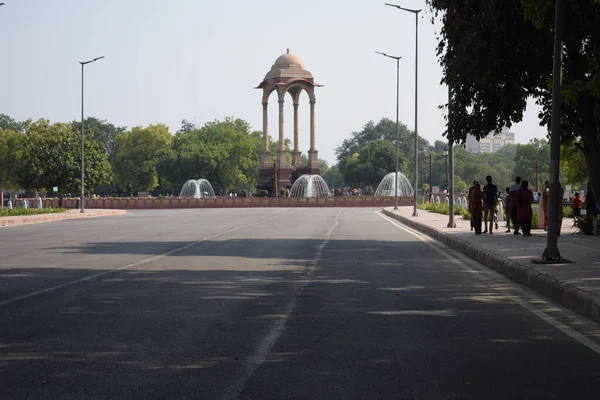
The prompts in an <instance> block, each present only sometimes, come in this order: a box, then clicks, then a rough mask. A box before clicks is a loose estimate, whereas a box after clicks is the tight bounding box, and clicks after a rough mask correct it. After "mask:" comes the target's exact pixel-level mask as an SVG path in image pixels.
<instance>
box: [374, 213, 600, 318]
mask: <svg viewBox="0 0 600 400" xmlns="http://www.w3.org/2000/svg"><path fill="white" fill-rule="evenodd" d="M383 212H384V214H386V215H388V216H390V217H392V218H394V219H396V220H397V221H399V222H401V223H403V224H405V225H407V226H410V227H412V228H414V229H416V230H418V231H420V232H423V233H425V234H428V235H429V236H432V237H433V238H435V239H437V240H439V241H441V242H443V243H444V244H446V245H448V246H450V247H452V248H453V249H456V250H458V251H460V252H462V253H464V254H466V255H467V256H469V257H470V258H473V259H475V260H477V261H479V262H481V263H482V264H484V265H486V266H488V267H489V268H492V269H494V270H495V271H498V272H500V273H502V274H504V275H506V276H508V277H509V278H511V279H512V280H514V281H516V282H518V283H522V284H523V285H525V286H528V287H530V288H532V289H533V290H535V291H537V292H538V293H540V294H542V295H544V296H546V297H548V298H550V299H552V300H554V301H556V302H558V303H560V304H561V305H563V306H565V307H568V308H571V309H574V310H575V311H577V312H579V313H581V314H583V315H586V316H587V317H589V318H591V319H593V320H595V321H598V322H600V237H599V236H586V235H579V234H575V230H574V229H573V228H572V224H573V220H572V219H570V218H565V219H564V220H563V224H562V231H561V236H560V237H559V238H558V248H559V250H560V254H561V256H562V257H564V258H566V259H567V260H570V261H572V262H573V263H572V264H549V265H539V264H532V263H531V260H532V259H534V258H537V259H539V258H541V255H542V253H543V252H544V249H545V248H546V232H544V231H543V230H538V229H534V230H532V231H531V233H532V234H533V236H531V237H524V236H522V235H513V234H512V233H504V231H506V225H505V222H499V223H498V225H499V226H498V227H499V229H498V231H496V230H494V234H493V235H490V234H482V235H478V236H476V235H475V234H474V233H473V232H472V231H471V230H470V224H469V221H467V220H464V219H463V218H462V216H460V215H458V216H455V218H454V221H455V222H456V228H448V227H447V224H448V216H447V215H442V214H436V213H431V212H428V211H425V210H419V216H418V217H413V216H412V212H413V208H412V207H399V208H398V210H396V211H394V210H393V208H385V209H384V210H383Z"/></svg>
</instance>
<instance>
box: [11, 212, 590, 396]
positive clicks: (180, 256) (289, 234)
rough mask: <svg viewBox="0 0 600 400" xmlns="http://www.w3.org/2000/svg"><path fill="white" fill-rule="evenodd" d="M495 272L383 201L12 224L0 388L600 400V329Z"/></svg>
mask: <svg viewBox="0 0 600 400" xmlns="http://www.w3.org/2000/svg"><path fill="white" fill-rule="evenodd" d="M438 250H439V251H438ZM490 276H491V275H490V274H489V273H486V272H481V270H480V269H479V268H478V267H477V266H474V265H472V263H468V262H466V261H464V260H462V259H460V258H456V257H455V253H453V252H451V251H450V250H448V249H446V250H444V247H443V246H441V245H435V244H432V243H430V242H427V241H424V240H422V238H420V237H417V236H415V235H413V234H411V233H410V232H407V231H406V230H404V229H401V228H400V227H398V226H396V225H394V224H392V223H390V222H389V221H387V220H386V219H384V218H382V217H381V216H379V215H378V214H377V213H376V212H375V210H371V209H342V210H339V209H314V208H313V209H268V208H258V209H233V210H177V211H138V212H131V213H130V214H128V215H126V216H122V217H107V218H98V219H85V220H71V221H64V222H57V223H51V224H40V225H32V226H22V227H11V228H4V229H0V399H233V398H241V399H325V398H327V399H378V398H382V399H597V398H599V397H600V394H599V389H598V388H599V387H600V374H599V373H598V365H599V362H600V356H599V355H598V353H597V351H598V349H596V350H595V349H594V348H593V346H589V345H588V346H586V345H584V344H582V341H583V340H582V339H580V340H579V341H578V340H575V339H574V337H576V336H577V335H578V334H577V333H576V331H570V328H569V326H566V328H565V326H563V327H562V330H561V329H557V326H558V327H561V324H562V323H566V324H567V325H573V326H576V325H579V326H580V327H581V326H585V327H586V331H585V334H586V335H588V336H593V334H595V333H597V331H596V330H595V329H596V328H597V326H596V325H594V324H588V322H587V321H584V320H581V319H578V318H577V317H573V316H572V315H570V314H568V313H566V312H563V311H561V310H560V309H559V308H558V307H554V306H552V305H548V304H547V303H546V304H545V305H544V302H543V301H542V300H540V299H538V298H536V297H534V296H533V295H531V294H530V293H526V292H522V290H523V289H522V288H519V287H517V285H514V284H512V283H508V282H506V281H504V280H502V279H501V278H498V279H496V278H494V277H493V276H491V278H490ZM515 293H516V295H515ZM515 296H516V297H515ZM523 304H525V307H524V306H523ZM536 304H539V305H540V307H542V305H543V306H544V307H546V308H548V309H550V308H552V310H551V315H548V314H540V313H539V312H537V311H536V310H537V308H534V307H536ZM532 308H534V309H533V310H532ZM540 317H542V318H540ZM562 318H564V320H562V322H561V319H562ZM565 321H567V322H565ZM579 331H582V329H579ZM565 332H566V333H565ZM569 332H570V334H569ZM574 332H575V333H574ZM584 339H585V337H584ZM592 339H593V338H592ZM586 340H587V339H586ZM593 340H595V339H593ZM593 343H595V342H593ZM599 348H600V347H599Z"/></svg>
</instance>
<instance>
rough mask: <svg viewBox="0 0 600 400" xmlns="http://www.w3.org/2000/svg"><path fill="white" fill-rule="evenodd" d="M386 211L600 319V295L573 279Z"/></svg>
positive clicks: (511, 277) (520, 280)
mask: <svg viewBox="0 0 600 400" xmlns="http://www.w3.org/2000/svg"><path fill="white" fill-rule="evenodd" d="M382 212H383V214H385V215H387V216H388V217H390V218H393V219H395V220H397V221H399V222H401V223H403V224H404V225H407V226H409V227H411V228H413V229H416V230H418V231H419V232H422V233H425V234H426V235H429V236H431V237H432V238H434V239H436V240H438V241H440V242H442V243H444V244H445V245H447V246H449V247H451V248H453V249H455V250H458V251H460V252H461V253H463V254H465V255H466V256H468V257H470V258H472V259H474V260H475V261H478V262H480V263H481V264H483V265H485V266H487V267H488V268H491V269H493V270H494V271H496V272H499V273H501V274H502V275H505V276H507V277H508V278H510V279H512V280H513V281H515V282H517V283H520V284H522V285H525V286H527V287H529V288H531V289H533V290H535V291H536V292H538V293H539V294H541V295H543V296H545V297H547V298H549V299H551V300H553V301H555V302H557V303H559V304H561V305H562V306H564V307H567V308H570V309H572V310H574V311H577V312H578V313H580V314H583V315H585V316H586V317H588V318H591V319H593V320H594V321H596V322H600V296H598V295H596V294H594V293H592V292H588V291H586V290H583V289H580V288H578V287H576V286H573V285H571V284H570V283H565V282H563V281H560V280H558V279H556V278H555V277H553V276H551V275H548V274H544V273H542V272H539V271H537V270H535V269H534V268H531V267H526V266H524V265H522V264H519V263H517V262H515V261H512V260H509V259H507V258H505V257H502V256H500V255H498V254H496V253H494V252H492V251H489V250H486V249H483V248H481V247H479V246H476V245H474V244H472V243H470V242H468V241H466V240H463V239H459V238H457V237H455V236H454V235H451V234H448V233H444V232H441V231H439V230H438V229H435V228H432V227H431V226H428V225H425V224H423V223H421V222H417V221H415V220H412V219H409V218H406V217H403V216H401V215H397V214H394V213H393V212H390V211H388V210H385V209H383V210H382Z"/></svg>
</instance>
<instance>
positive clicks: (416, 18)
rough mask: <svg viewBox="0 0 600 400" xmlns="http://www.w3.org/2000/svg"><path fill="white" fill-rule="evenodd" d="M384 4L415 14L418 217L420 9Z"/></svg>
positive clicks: (414, 211) (415, 200) (415, 189)
mask: <svg viewBox="0 0 600 400" xmlns="http://www.w3.org/2000/svg"><path fill="white" fill-rule="evenodd" d="M385 5H386V6H389V7H395V8H397V9H399V10H402V11H408V12H411V13H413V14H415V187H414V191H415V193H414V204H413V217H418V216H419V214H418V213H417V194H418V190H417V188H418V183H419V134H418V129H417V122H418V121H417V120H418V115H419V113H418V110H419V104H418V93H419V91H418V86H419V85H418V82H419V80H418V78H419V13H420V12H421V10H413V9H410V8H404V7H400V6H398V5H396V4H390V3H385Z"/></svg>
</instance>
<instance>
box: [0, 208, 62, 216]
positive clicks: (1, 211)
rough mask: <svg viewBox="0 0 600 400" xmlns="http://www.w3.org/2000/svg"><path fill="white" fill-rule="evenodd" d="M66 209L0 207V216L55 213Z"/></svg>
mask: <svg viewBox="0 0 600 400" xmlns="http://www.w3.org/2000/svg"><path fill="white" fill-rule="evenodd" d="M65 211H67V210H66V209H65V208H41V209H39V208H13V209H12V210H9V209H8V208H0V217H14V216H16V215H38V214H55V213H61V212H65Z"/></svg>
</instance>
